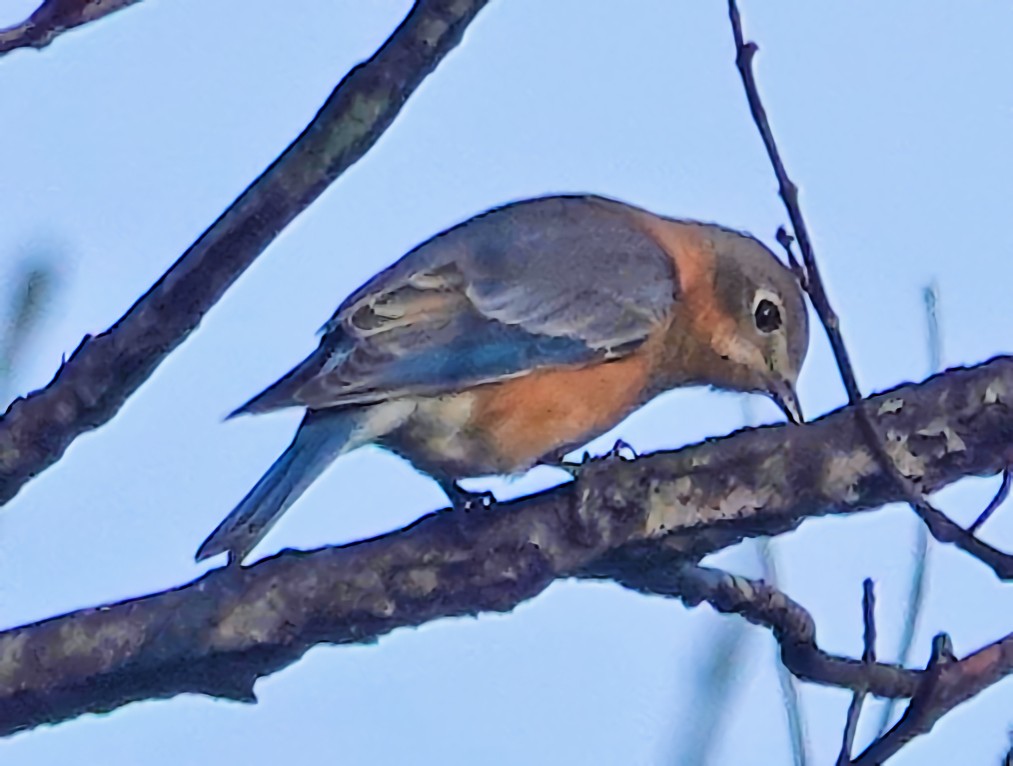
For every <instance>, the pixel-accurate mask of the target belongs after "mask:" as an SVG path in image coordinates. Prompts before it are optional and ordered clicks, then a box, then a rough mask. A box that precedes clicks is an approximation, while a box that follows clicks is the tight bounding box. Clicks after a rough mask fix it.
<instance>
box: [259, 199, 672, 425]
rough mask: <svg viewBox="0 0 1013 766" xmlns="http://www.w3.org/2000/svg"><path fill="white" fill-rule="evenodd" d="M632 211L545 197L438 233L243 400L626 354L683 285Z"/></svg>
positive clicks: (505, 373)
mask: <svg viewBox="0 0 1013 766" xmlns="http://www.w3.org/2000/svg"><path fill="white" fill-rule="evenodd" d="M634 213H635V209H633V208H630V207H628V206H626V205H623V204H622V203H619V202H615V201H612V200H608V199H604V198H600V197H586V196H585V197H545V198H540V199H535V200H526V201H524V202H518V203H514V204H512V205H507V206H505V207H501V208H497V209H495V210H492V211H490V212H488V213H485V214H483V215H481V216H478V217H476V218H473V219H471V220H470V221H467V222H465V223H463V224H460V225H459V226H456V227H454V228H452V229H450V230H448V231H446V232H444V233H442V234H440V235H437V236H436V237H434V238H433V239H430V240H429V241H427V242H425V243H423V244H422V245H420V246H419V247H417V248H416V249H414V250H413V251H411V252H410V253H408V254H407V255H405V256H404V257H403V258H402V259H401V260H399V261H398V262H396V263H395V264H393V265H392V266H391V267H389V268H388V269H386V270H385V271H383V272H381V273H379V274H377V275H376V276H375V277H374V278H373V279H371V280H370V281H369V282H367V283H366V284H365V285H363V286H362V287H361V288H360V289H359V290H357V291H356V292H355V293H353V294H352V295H351V296H350V297H349V298H348V299H347V300H346V301H345V302H344V303H343V304H342V305H341V307H339V309H338V310H337V312H335V314H334V316H333V317H332V318H331V320H330V321H329V322H328V323H327V325H325V328H324V329H325V332H326V334H325V336H324V338H323V339H322V341H321V345H320V348H319V349H318V350H317V351H316V352H314V354H313V355H311V356H310V357H309V358H308V359H307V360H306V361H305V362H304V363H303V364H302V365H300V367H298V368H296V370H293V372H292V373H289V375H287V376H286V377H285V378H283V379H282V381H279V384H276V386H273V387H272V388H271V389H268V391H267V392H265V394H264V395H263V396H264V399H263V401H262V402H261V397H258V398H257V399H254V400H253V401H252V402H251V403H250V406H249V407H248V408H247V410H246V411H263V410H264V409H274V408H275V407H278V406H291V405H297V404H298V405H303V406H308V407H311V408H323V407H332V406H340V405H344V404H355V403H364V402H371V401H379V400H383V399H388V398H393V397H396V396H402V395H408V394H436V393H441V392H446V391H452V390H457V389H460V388H461V387H464V386H468V385H477V384H479V383H484V382H491V381H495V380H501V379H505V378H509V377H515V376H518V375H523V374H526V373H528V372H530V371H532V370H534V369H538V368H542V367H547V366H561V365H574V364H585V363H588V362H590V361H593V360H594V359H607V358H613V357H619V356H623V355H625V354H626V353H629V351H631V350H632V349H634V348H636V347H637V346H638V345H639V344H640V343H641V342H642V341H643V340H644V339H645V338H646V337H647V336H648V334H649V333H650V332H651V330H652V329H653V328H655V327H657V326H658V325H659V324H660V323H661V322H663V321H665V319H666V317H667V316H668V315H669V312H670V310H671V307H672V303H673V301H674V300H675V292H676V287H675V286H676V284H677V279H676V275H675V267H674V264H673V263H672V260H671V258H669V257H668V255H667V254H666V253H665V252H664V250H663V249H662V248H661V246H660V245H659V244H658V243H657V242H656V241H655V240H654V239H653V238H651V237H650V236H649V235H648V234H647V233H645V232H644V231H643V230H642V229H641V228H640V227H638V226H637V225H636V221H635V218H634V215H633V214H634ZM300 371H301V372H300ZM285 381H289V383H288V384H284V383H285ZM283 384H284V385H283ZM275 389H279V390H277V391H275ZM272 391H274V393H273V395H271V396H268V394H271V393H272ZM258 402H260V404H259V405H258Z"/></svg>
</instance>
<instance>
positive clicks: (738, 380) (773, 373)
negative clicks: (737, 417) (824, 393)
mask: <svg viewBox="0 0 1013 766" xmlns="http://www.w3.org/2000/svg"><path fill="white" fill-rule="evenodd" d="M707 239H708V244H710V245H711V247H712V248H713V250H712V252H713V253H714V256H715V258H714V271H713V280H714V281H713V290H714V299H715V303H716V304H717V307H718V311H719V312H720V314H722V315H723V318H724V319H725V321H723V322H721V323H720V326H721V327H722V330H721V331H720V332H717V333H715V335H714V336H713V337H712V340H711V343H712V345H713V348H714V350H715V351H716V352H718V359H719V360H720V361H719V362H717V364H718V365H719V366H720V367H721V368H722V369H721V370H716V371H715V377H716V378H718V379H719V380H720V381H721V383H722V384H723V385H725V386H727V387H728V388H733V389H737V390H740V391H751V392H757V393H764V394H766V395H767V396H769V397H770V398H771V399H773V400H774V401H775V402H776V403H777V405H778V406H779V407H780V408H781V409H782V410H783V411H784V413H785V415H786V416H787V417H788V419H789V420H790V421H791V422H793V423H801V422H802V419H803V418H802V409H801V406H800V405H799V400H798V395H797V393H796V390H795V386H796V383H797V381H798V375H799V371H800V370H801V368H802V362H803V361H804V359H805V355H806V351H807V349H808V346H809V316H808V313H807V311H806V304H805V299H804V297H803V291H802V287H801V285H800V284H799V281H798V279H797V278H796V276H795V274H794V273H793V272H792V271H791V270H789V269H788V268H787V267H786V266H785V265H784V264H783V263H781V261H779V260H778V258H777V257H776V256H775V255H774V254H773V253H772V252H771V251H770V250H768V249H767V248H766V247H765V246H764V245H763V244H762V243H761V242H759V241H758V240H756V239H754V238H752V237H750V236H747V235H745V234H741V233H739V232H735V231H731V230H728V229H723V228H718V227H713V228H712V229H710V230H709V231H708V234H707Z"/></svg>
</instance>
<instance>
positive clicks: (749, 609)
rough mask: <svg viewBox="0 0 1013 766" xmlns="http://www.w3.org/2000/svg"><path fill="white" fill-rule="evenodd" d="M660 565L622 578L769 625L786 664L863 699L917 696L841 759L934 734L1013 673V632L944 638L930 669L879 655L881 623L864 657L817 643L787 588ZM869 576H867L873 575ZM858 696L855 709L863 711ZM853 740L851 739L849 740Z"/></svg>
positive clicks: (873, 758)
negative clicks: (960, 647) (960, 648)
mask: <svg viewBox="0 0 1013 766" xmlns="http://www.w3.org/2000/svg"><path fill="white" fill-rule="evenodd" d="M658 563H659V566H658V567H657V568H656V569H655V570H653V571H649V570H645V569H642V568H641V569H638V568H635V567H631V568H629V569H628V570H627V571H625V572H622V573H617V579H618V580H619V582H620V583H621V584H623V585H625V586H627V587H629V588H632V589H633V590H637V591H640V592H644V593H653V594H657V595H662V596H675V597H678V598H681V599H682V600H683V601H685V602H686V603H687V604H690V605H691V606H695V605H697V604H700V603H703V602H705V601H706V602H707V603H709V604H710V605H711V606H712V607H714V608H715V609H716V610H717V611H719V612H723V613H726V614H738V615H741V616H742V617H744V618H746V619H747V620H749V621H750V622H752V623H754V624H756V625H762V626H764V627H768V628H770V629H771V631H772V632H773V634H774V638H775V639H776V640H777V641H778V643H779V644H780V646H781V658H782V660H783V661H784V664H785V665H786V666H787V667H788V668H789V670H791V671H792V673H794V674H795V675H796V676H798V677H799V678H801V679H803V680H807V681H813V682H815V683H819V684H825V685H831V686H839V687H842V688H847V689H851V690H853V691H854V692H855V694H856V699H860V697H861V696H862V695H864V694H867V693H871V694H876V695H878V696H880V697H890V698H911V704H910V705H909V707H908V711H907V713H905V715H904V717H903V718H902V719H901V720H900V722H899V723H898V724H897V726H895V727H894V728H893V729H892V730H891V731H890V732H888V733H887V734H886V736H884V737H883V738H882V739H880V740H877V741H876V742H875V743H873V744H872V745H870V746H869V748H868V749H866V751H865V752H864V753H862V754H861V755H860V756H859V757H858V758H857V759H856V760H854V761H851V760H846V754H845V753H842V759H840V760H838V763H845V764H860V766H872V764H879V763H883V762H884V761H885V760H886V759H887V758H889V757H890V756H892V755H893V754H894V753H896V752H897V751H898V750H900V748H901V747H903V745H905V744H906V743H907V742H909V741H910V740H911V739H913V738H914V737H915V736H918V735H919V734H925V733H927V732H928V731H929V730H930V729H931V728H932V726H933V725H934V724H935V723H936V722H937V721H938V720H939V719H940V718H942V716H943V715H945V714H946V713H948V712H949V711H950V710H952V709H953V708H955V707H956V706H957V705H959V704H960V703H962V702H966V701H967V700H969V699H971V698H972V697H974V696H975V695H976V694H978V693H979V692H981V691H983V690H984V689H986V688H988V687H989V686H992V685H993V684H996V683H998V682H999V681H1001V680H1003V679H1004V678H1006V677H1008V676H1009V675H1011V674H1013V633H1011V634H1009V635H1007V636H1004V637H1003V638H1001V639H999V640H998V641H995V642H993V643H991V644H989V645H988V646H985V647H983V648H981V649H979V650H978V651H976V652H974V653H972V654H970V655H968V656H967V657H965V658H963V659H962V660H957V659H956V658H955V657H953V656H952V655H951V654H949V653H948V652H945V651H942V648H945V647H946V646H948V643H947V642H948V639H947V642H943V641H940V640H939V639H938V638H937V641H936V644H935V646H934V648H933V660H932V661H931V662H930V663H929V667H928V668H927V669H925V670H924V671H921V670H909V669H906V668H903V667H900V666H897V665H892V664H888V663H882V662H876V661H875V658H874V657H873V656H872V655H873V652H872V651H871V650H870V647H871V646H872V642H873V641H874V640H875V636H874V630H873V629H867V632H866V639H865V651H864V652H863V655H864V656H863V659H862V660H854V659H851V658H848V657H838V656H835V655H831V654H828V653H826V652H824V651H822V650H821V649H819V648H818V647H817V645H816V626H815V623H814V622H813V619H812V616H811V615H810V614H809V612H807V611H806V610H805V608H803V607H802V606H801V605H799V604H798V603H796V602H794V601H792V600H791V599H790V598H789V597H788V596H787V595H785V594H784V593H782V592H781V591H779V590H777V589H776V588H772V587H771V586H770V585H768V584H766V583H765V582H763V581H760V580H750V579H748V578H745V577H738V576H736V575H731V574H729V573H727V572H722V571H721V570H719V569H712V568H709V567H701V566H697V565H695V564H692V563H686V562H679V561H677V560H675V559H670V560H668V561H667V562H665V563H663V564H662V563H661V562H658ZM867 582H868V581H867ZM869 594H870V589H869V587H868V586H866V598H865V600H864V609H863V611H864V612H865V618H866V620H868V622H867V623H866V624H867V626H869V625H871V624H872V621H871V617H870V615H871V609H872V600H871V597H870V595H869ZM857 707H858V706H857V705H856V704H855V703H852V710H857ZM856 720H857V713H852V712H850V711H849V720H848V727H849V729H851V731H850V732H848V734H846V737H848V735H850V736H853V727H854V725H855V722H856ZM846 742H847V743H848V744H849V745H850V739H846Z"/></svg>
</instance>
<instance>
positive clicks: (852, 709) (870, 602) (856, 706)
mask: <svg viewBox="0 0 1013 766" xmlns="http://www.w3.org/2000/svg"><path fill="white" fill-rule="evenodd" d="M862 622H863V623H864V625H865V638H864V641H863V648H862V664H863V665H865V666H870V665H874V664H876V593H875V590H874V587H873V584H872V580H871V579H870V578H868V577H866V578H865V582H863V583H862ZM867 692H868V690H867V689H855V693H854V694H853V695H852V697H851V704H850V705H849V706H848V715H847V719H846V721H845V724H844V735H843V737H842V742H841V752H840V753H839V754H838V756H837V766H848V764H850V763H851V751H852V749H853V748H854V745H855V734H856V732H857V731H858V719H859V718H860V717H861V715H862V705H863V704H864V702H865V695H866V693H867Z"/></svg>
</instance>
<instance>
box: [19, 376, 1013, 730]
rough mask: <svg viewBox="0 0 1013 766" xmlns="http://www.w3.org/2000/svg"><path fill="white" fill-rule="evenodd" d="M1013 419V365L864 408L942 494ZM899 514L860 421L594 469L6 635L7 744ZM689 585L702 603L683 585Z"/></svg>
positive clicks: (889, 684)
mask: <svg viewBox="0 0 1013 766" xmlns="http://www.w3.org/2000/svg"><path fill="white" fill-rule="evenodd" d="M1011 403H1013V358H1010V357H999V358H996V359H993V360H992V361H990V362H988V363H986V364H983V365H980V366H978V367H975V368H971V369H963V370H961V369H957V370H950V371H948V372H947V373H945V374H943V375H939V376H936V377H934V378H932V379H930V380H929V381H927V382H925V383H922V384H918V385H908V386H904V387H901V388H897V389H894V390H893V391H890V392H888V393H885V394H881V395H879V396H877V397H873V398H872V399H870V400H869V401H868V402H867V406H869V407H870V411H872V412H875V413H878V421H879V426H880V427H881V428H883V429H884V432H886V433H890V434H892V436H891V439H892V443H893V444H894V445H895V448H896V456H897V459H898V460H899V461H901V463H902V464H903V465H904V466H905V468H906V470H908V471H909V472H911V473H913V474H917V475H918V476H919V479H920V481H921V482H922V485H923V486H924V487H925V488H926V489H927V490H934V489H938V488H939V487H942V486H944V485H946V484H949V483H951V482H953V481H956V480H957V479H959V478H961V477H963V476H967V475H982V474H992V473H996V472H998V471H999V470H1001V469H1002V467H1003V462H1002V459H1001V452H1002V448H1003V447H1005V445H1007V444H1008V443H1009V442H1010V439H1011V436H1013V409H1011V406H1010V405H1011ZM899 499H902V495H901V494H900V492H899V490H898V488H897V486H896V484H895V483H894V482H892V481H891V480H890V479H889V477H888V476H886V475H885V474H884V472H883V468H882V466H881V465H880V463H879V462H878V461H877V460H876V459H875V458H874V456H873V455H872V454H871V452H870V451H869V447H868V445H867V443H866V442H865V439H864V437H863V435H862V433H861V431H860V430H859V429H858V427H857V426H856V424H855V419H854V417H853V413H851V412H850V411H849V410H848V409H844V410H840V411H838V412H836V413H834V414H832V415H829V416H827V417H825V418H822V419H820V420H818V421H815V422H813V423H809V424H807V425H805V426H774V427H767V428H761V429H754V430H747V431H742V432H739V433H737V434H735V435H732V436H730V437H726V438H724V439H719V440H713V441H709V442H705V443H703V444H700V445H696V446H693V447H688V448H685V449H682V450H679V451H677V452H672V453H659V454H655V455H651V456H647V457H644V458H640V459H637V460H634V461H624V460H621V459H618V458H615V457H610V458H606V459H602V460H596V461H592V462H590V463H588V464H587V465H585V466H584V467H583V468H581V469H580V470H579V471H578V475H577V478H576V479H575V481H574V482H573V483H569V484H565V485H562V486H560V487H557V488H555V489H552V490H549V491H547V492H544V493H540V494H538V495H534V496H532V497H528V498H523V499H521V500H519V501H516V502H513V503H509V504H504V505H502V506H496V508H495V509H494V510H493V511H491V512H483V513H478V514H463V513H437V514H433V515H430V516H427V517H425V518H424V519H422V520H420V521H419V522H417V523H416V524H414V525H412V526H411V527H408V528H406V529H403V530H399V531H397V532H393V533H390V534H388V535H384V536H382V537H379V538H376V539H373V540H368V541H364V542H361V543H357V544H354V545H350V546H346V547H343V548H325V549H321V550H318V551H314V552H311V553H303V552H286V553H283V554H280V555H279V556H276V557H274V558H272V559H269V560H266V561H263V562H261V563H259V564H257V565H255V566H252V567H250V568H248V569H240V568H237V567H233V568H225V569H219V570H215V571H213V572H210V573H209V574H207V575H205V576H204V577H202V578H200V579H199V580H197V581H195V582H193V583H190V584H189V585H186V586H184V587H181V588H178V589H175V590H171V591H167V592H164V593H159V594H155V595H152V596H148V597H145V598H140V599H134V600H130V601H125V602H122V603H119V604H115V605H111V606H105V607H99V608H96V609H86V610H82V611H79V612H75V613H72V614H68V615H65V616H62V617H57V618H53V619H51V620H47V621H44V622H40V623H36V624H33V625H26V626H23V627H20V628H16V629H13V630H8V631H6V632H4V633H2V634H0V734H9V733H11V732H14V731H19V730H22V729H26V728H31V727H33V726H37V725H39V724H41V723H47V722H55V721H60V720H64V719H66V718H70V717H73V716H76V715H79V714H81V713H84V712H98V711H106V710H111V709H113V708H116V707H119V706H121V705H124V704H126V703H128V702H131V701H134V700H139V699H147V698H165V697H171V696H173V695H176V694H180V693H184V692H198V693H203V694H210V695H215V696H222V697H229V698H233V699H242V700H252V699H253V683H254V681H255V680H256V679H257V678H258V677H260V676H263V675H267V674H269V673H272V672H274V671H276V670H279V669H281V668H283V667H285V666H286V665H288V664H290V663H292V662H294V661H295V660H296V659H298V658H299V657H300V656H301V655H302V654H303V653H304V652H305V651H306V650H307V649H308V648H309V647H311V646H313V645H314V644H317V643H321V642H327V643H336V644H341V643H357V642H368V641H373V640H375V639H376V638H377V637H379V636H381V635H383V634H385V633H387V632H389V631H391V630H394V629H395V628H398V627H408V626H416V625H420V624H423V623H425V622H427V621H429V620H433V619H436V618H439V617H447V616H454V615H463V614H474V613H477V612H480V611H485V610H495V611H506V610H509V609H512V608H513V607H514V606H516V605H517V604H519V603H520V602H522V601H524V600H526V599H529V598H531V597H533V596H535V595H536V594H538V593H539V592H540V591H541V590H543V589H544V588H545V587H546V586H547V585H548V584H549V583H550V582H552V581H553V580H554V579H558V578H564V577H574V576H577V577H613V578H615V579H618V580H619V581H621V582H624V583H625V584H628V585H631V586H633V587H637V588H638V589H641V590H642V589H653V590H654V591H656V592H660V590H659V589H664V588H669V589H671V588H672V587H673V585H672V580H671V572H672V570H673V568H674V567H673V562H676V563H679V562H686V561H692V560H694V559H695V558H696V557H699V556H702V555H704V554H706V553H708V552H711V551H714V550H717V549H719V548H722V547H725V546H727V545H731V544H733V543H735V542H737V541H739V540H741V539H743V538H746V537H751V536H757V535H771V534H776V533H779V532H783V531H786V530H788V529H792V528H794V527H795V526H797V525H798V524H799V523H801V521H802V520H803V519H805V518H807V517H811V516H818V515H822V514H827V513H850V512H856V511H861V510H868V509H870V508H874V507H879V506H881V505H883V504H885V503H889V502H893V501H896V500H899ZM345 510H347V509H345ZM633 578H636V580H635V581H634V579H633ZM676 585H677V586H678V589H677V590H676V591H674V592H677V593H678V594H680V595H684V596H685V597H686V598H689V599H690V600H692V598H693V597H692V594H691V593H689V592H688V591H687V590H686V586H685V583H681V584H680V583H676ZM708 600H712V599H711V598H710V597H708ZM736 611H738V610H736ZM744 613H745V612H744ZM785 614H787V615H789V616H790V615H791V614H793V612H792V610H791V609H790V608H789V609H787V610H786V611H785ZM746 616H747V617H748V616H749V615H748V614H746ZM775 616H776V615H775ZM759 619H760V621H762V622H769V624H773V625H775V626H776V625H777V624H778V623H777V621H776V620H775V619H774V618H773V617H771V616H770V615H769V614H767V615H764V614H763V613H760V614H759ZM775 630H776V628H775ZM812 634H813V631H812V630H811V629H808V628H807V629H804V630H801V631H799V630H788V631H786V633H785V635H791V636H798V635H801V636H807V635H808V636H812ZM802 643H804V642H801V643H800V642H799V641H797V640H796V641H787V642H783V643H782V651H783V652H784V653H785V662H786V664H788V665H789V667H791V668H792V669H793V670H794V672H796V673H797V674H798V675H799V676H800V677H803V678H809V679H813V680H817V681H820V682H822V683H833V684H837V685H841V686H847V687H848V688H853V684H854V683H855V680H854V679H855V678H860V679H861V680H862V683H867V684H868V688H869V689H870V690H872V691H873V692H874V693H877V694H887V693H890V692H892V693H897V694H901V695H904V694H907V693H909V692H911V690H912V687H911V685H910V683H909V681H904V679H905V678H909V677H908V676H899V675H898V674H897V673H896V672H894V671H882V672H883V673H884V674H886V675H884V677H883V678H882V679H880V680H879V681H875V682H873V681H871V680H869V679H868V678H866V676H865V675H859V676H854V675H853V674H854V673H859V674H862V673H865V674H866V675H867V671H865V670H863V667H864V666H863V665H862V663H861V662H859V661H857V660H848V661H846V662H845V663H844V664H843V665H842V664H841V663H836V664H831V665H826V663H823V664H821V663H820V662H819V661H818V657H819V655H815V654H813V652H811V651H805V649H806V647H805V646H802V645H801V644H802ZM796 649H797V650H798V652H797V654H796V655H792V654H791V652H793V651H795V650H796ZM848 663H851V665H848ZM824 665H826V666H824ZM852 665H853V667H854V669H853V670H852V669H849V668H851V667H852ZM877 667H879V666H877ZM884 667H887V666H884ZM905 684H906V685H905Z"/></svg>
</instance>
